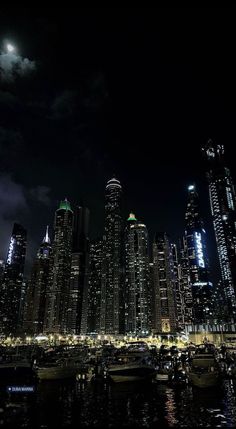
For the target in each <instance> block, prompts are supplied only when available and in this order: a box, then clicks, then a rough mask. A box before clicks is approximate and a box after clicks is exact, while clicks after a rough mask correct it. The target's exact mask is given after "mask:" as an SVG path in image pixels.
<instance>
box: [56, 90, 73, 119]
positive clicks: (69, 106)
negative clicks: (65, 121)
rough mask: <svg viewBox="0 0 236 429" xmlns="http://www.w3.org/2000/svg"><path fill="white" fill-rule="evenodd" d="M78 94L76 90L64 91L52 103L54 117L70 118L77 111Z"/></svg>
mask: <svg viewBox="0 0 236 429" xmlns="http://www.w3.org/2000/svg"><path fill="white" fill-rule="evenodd" d="M76 105H77V95H76V92H75V91H69V90H66V91H63V92H62V93H61V94H60V95H58V96H57V97H56V98H55V99H54V100H53V103H52V117H53V118H54V119H61V118H68V117H70V116H73V115H74V114H75V113H76Z"/></svg>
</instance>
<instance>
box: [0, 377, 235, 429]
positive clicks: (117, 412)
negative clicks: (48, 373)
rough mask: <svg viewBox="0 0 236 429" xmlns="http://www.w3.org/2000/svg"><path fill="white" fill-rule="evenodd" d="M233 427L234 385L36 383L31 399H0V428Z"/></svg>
mask: <svg viewBox="0 0 236 429" xmlns="http://www.w3.org/2000/svg"><path fill="white" fill-rule="evenodd" d="M13 426H14V427H15V428H17V427H35V428H69V427H73V428H83V427H85V428H86V427H94V428H96V427H97V428H98V427H121V426H122V427H131V426H132V427H146V428H149V427H151V428H157V427H158V428H160V427H198V426H200V427H235V426H236V399H235V385H234V383H233V382H232V381H230V380H227V381H225V382H224V383H222V386H221V387H219V388H217V389H216V388H215V389H200V390H199V389H195V388H192V387H185V388H181V389H180V388H179V389H173V388H171V387H168V386H165V385H157V384H148V385H145V384H139V383H133V384H117V385H105V386H104V385H84V384H78V383H65V382H64V383H59V382H44V383H40V384H39V387H38V392H37V394H36V395H35V398H34V400H33V398H32V399H31V401H29V400H28V401H25V402H22V403H20V402H19V401H16V400H15V399H13V398H12V399H9V398H8V399H7V398H6V397H5V399H4V398H3V397H2V398H1V401H0V427H4V428H5V427H6V428H7V427H13Z"/></svg>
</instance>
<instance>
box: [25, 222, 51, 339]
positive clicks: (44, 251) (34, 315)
mask: <svg viewBox="0 0 236 429" xmlns="http://www.w3.org/2000/svg"><path fill="white" fill-rule="evenodd" d="M51 257H52V247H51V241H50V238H49V235H48V227H47V229H46V233H45V236H44V239H43V241H42V243H41V245H40V247H39V250H38V252H37V256H36V260H35V263H34V265H33V268H32V272H31V278H30V282H29V285H28V288H27V292H26V305H25V311H24V325H23V329H24V331H25V332H26V333H27V334H29V333H30V334H39V333H42V332H43V326H44V320H45V310H46V296H47V293H48V288H49V274H50V272H49V268H50V262H51Z"/></svg>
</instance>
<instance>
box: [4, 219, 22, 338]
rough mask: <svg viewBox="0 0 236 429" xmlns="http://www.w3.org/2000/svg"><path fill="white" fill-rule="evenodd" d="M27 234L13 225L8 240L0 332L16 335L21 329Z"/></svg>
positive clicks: (16, 224)
mask: <svg viewBox="0 0 236 429" xmlns="http://www.w3.org/2000/svg"><path fill="white" fill-rule="evenodd" d="M26 239H27V232H26V230H25V228H23V226H21V225H20V224H18V223H15V224H14V226H13V231H12V235H11V239H10V244H9V249H8V253H7V259H6V263H5V269H4V273H3V280H2V286H1V297H0V320H1V322H0V323H1V331H2V333H4V334H5V335H10V334H12V335H16V334H18V333H20V332H21V329H22V307H23V303H22V298H23V295H24V293H23V292H24V291H23V275H24V266H25V253H26Z"/></svg>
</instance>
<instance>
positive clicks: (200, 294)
mask: <svg viewBox="0 0 236 429" xmlns="http://www.w3.org/2000/svg"><path fill="white" fill-rule="evenodd" d="M184 240H185V242H186V249H187V256H188V262H189V274H190V283H191V287H192V297H193V321H194V323H207V322H209V321H210V319H211V318H212V309H211V294H212V283H211V282H210V281H209V267H208V259H207V254H206V231H205V229H204V226H203V221H202V218H201V216H200V211H199V198H198V194H197V192H196V188H195V186H194V185H190V186H189V187H188V203H187V210H186V213H185V237H184Z"/></svg>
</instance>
